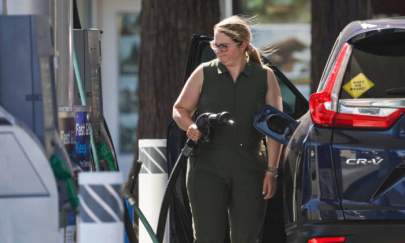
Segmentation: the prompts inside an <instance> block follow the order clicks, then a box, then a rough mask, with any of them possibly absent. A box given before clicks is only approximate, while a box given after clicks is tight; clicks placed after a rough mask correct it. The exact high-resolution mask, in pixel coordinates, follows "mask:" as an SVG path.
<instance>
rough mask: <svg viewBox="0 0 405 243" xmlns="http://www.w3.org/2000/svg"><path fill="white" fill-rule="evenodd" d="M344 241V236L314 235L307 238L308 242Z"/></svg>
mask: <svg viewBox="0 0 405 243" xmlns="http://www.w3.org/2000/svg"><path fill="white" fill-rule="evenodd" d="M344 242H346V237H344V236H338V237H315V238H311V239H309V240H308V243H344Z"/></svg>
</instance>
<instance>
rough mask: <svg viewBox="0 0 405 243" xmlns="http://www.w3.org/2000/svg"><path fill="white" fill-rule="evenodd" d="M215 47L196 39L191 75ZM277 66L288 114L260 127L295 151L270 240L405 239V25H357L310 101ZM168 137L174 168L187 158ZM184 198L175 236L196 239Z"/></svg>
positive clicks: (353, 242)
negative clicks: (179, 158) (180, 156)
mask: <svg viewBox="0 0 405 243" xmlns="http://www.w3.org/2000/svg"><path fill="white" fill-rule="evenodd" d="M208 41H209V38H208V37H202V36H198V37H197V36H196V37H195V38H194V41H193V44H192V48H191V53H190V58H189V63H188V64H189V65H188V73H190V72H191V70H193V69H194V68H195V67H196V66H197V65H198V64H199V63H201V62H203V61H207V60H210V59H211V58H213V57H214V55H213V53H212V51H211V50H210V48H209V45H208ZM268 65H269V66H270V67H272V68H273V70H274V72H275V74H276V76H277V78H278V81H279V84H280V88H281V91H282V96H283V103H284V112H279V111H277V110H275V109H274V108H272V107H267V108H265V109H264V110H263V111H262V112H261V113H260V114H259V115H258V116H257V117H256V118H255V122H256V123H255V126H256V127H257V128H258V129H259V130H261V131H262V132H263V133H265V134H266V135H268V136H270V137H272V138H274V139H276V140H278V141H279V142H280V143H283V144H285V145H286V146H285V147H284V151H283V158H282V160H281V162H280V170H281V176H280V178H279V189H278V193H277V194H276V196H275V198H273V199H272V200H271V201H270V205H269V210H268V216H267V218H266V224H265V227H264V232H263V235H264V236H263V238H264V239H263V243H270V242H271V243H274V242H289V243H358V242H361V243H399V242H401V241H402V242H404V239H405V115H404V113H405V20H404V19H383V20H369V21H356V22H353V23H351V24H349V25H348V26H347V27H346V28H345V29H344V30H343V31H342V32H341V33H340V35H339V37H338V38H337V40H336V43H335V45H334V47H333V49H332V51H331V54H330V57H329V59H328V62H327V64H326V66H325V69H324V72H323V75H322V78H321V80H320V84H319V87H318V90H317V92H316V93H314V94H312V95H311V96H310V99H309V102H308V101H307V100H306V99H305V98H304V97H303V96H302V95H301V94H300V92H299V91H298V90H297V89H296V88H295V87H294V86H293V85H292V84H291V83H290V82H289V81H288V79H287V78H286V77H285V76H284V75H283V74H282V73H281V72H280V71H279V70H278V69H277V67H274V66H272V65H271V63H268ZM170 131H172V130H171V129H169V133H170ZM168 139H169V143H168V151H169V154H168V160H169V163H170V161H175V157H176V155H177V154H176V153H173V152H172V153H171V152H170V151H176V148H174V147H173V144H176V143H172V142H170V140H172V141H173V135H172V134H169V136H168ZM177 144H178V143H177ZM183 180H184V178H183ZM177 191H178V193H177V196H175V198H174V201H173V202H174V203H173V204H172V210H174V212H172V224H171V225H172V226H171V227H172V229H173V230H174V232H176V236H173V237H177V238H178V237H181V236H184V237H185V238H183V239H180V240H179V242H191V241H190V237H191V218H190V217H191V215H190V213H189V211H188V205H187V196H186V195H185V190H184V188H183V185H182V184H179V188H178V190H177ZM184 211H186V212H187V213H182V212H184ZM173 230H172V232H173Z"/></svg>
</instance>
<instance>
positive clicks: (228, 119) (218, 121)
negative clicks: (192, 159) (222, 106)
mask: <svg viewBox="0 0 405 243" xmlns="http://www.w3.org/2000/svg"><path fill="white" fill-rule="evenodd" d="M195 124H196V125H197V128H198V130H199V131H200V132H201V135H202V136H201V138H200V139H199V141H198V142H209V141H210V138H211V135H212V130H213V129H214V128H215V127H218V126H224V125H225V126H232V125H234V124H235V122H234V121H233V120H232V116H231V114H230V113H229V112H227V111H223V112H219V113H210V112H206V113H203V114H201V115H199V116H198V117H197V119H196V121H195ZM198 142H197V143H198ZM188 144H192V141H190V142H188ZM194 145H196V143H195V144H194Z"/></svg>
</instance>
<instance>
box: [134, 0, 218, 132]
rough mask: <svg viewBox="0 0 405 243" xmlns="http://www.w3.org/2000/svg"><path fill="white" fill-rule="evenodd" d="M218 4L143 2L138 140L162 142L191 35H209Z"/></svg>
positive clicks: (170, 0) (212, 1) (206, 0)
mask: <svg viewBox="0 0 405 243" xmlns="http://www.w3.org/2000/svg"><path fill="white" fill-rule="evenodd" d="M219 12H220V11H219V1H218V0H204V1H190V0H167V1H162V0H143V1H142V13H141V45H140V64H139V68H140V72H139V90H138V94H139V106H140V110H139V123H138V124H139V125H138V136H137V137H138V138H165V137H166V127H167V125H168V124H169V121H170V120H171V114H172V106H173V103H174V101H175V99H176V98H177V96H178V94H179V92H180V90H181V88H182V86H183V84H184V75H185V68H186V62H187V54H188V51H189V44H190V40H191V37H192V34H193V33H203V34H206V35H212V29H213V26H214V24H215V23H217V22H218V21H219Z"/></svg>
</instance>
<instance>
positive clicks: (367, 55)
mask: <svg viewBox="0 0 405 243" xmlns="http://www.w3.org/2000/svg"><path fill="white" fill-rule="evenodd" d="M403 97H405V33H404V32H399V33H398V32H393V33H388V34H384V33H381V34H376V35H374V36H371V37H368V38H365V39H362V40H359V41H357V42H356V43H355V44H353V51H352V54H351V57H350V60H349V62H348V65H347V69H346V72H345V74H344V77H343V84H342V88H341V92H340V98H342V99H355V98H403Z"/></svg>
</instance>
